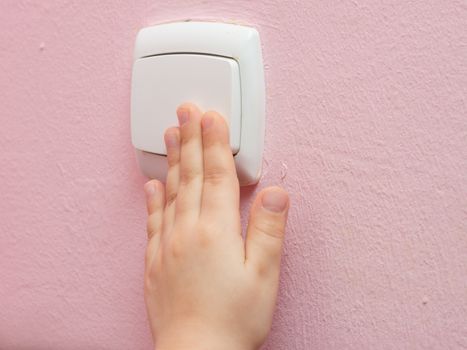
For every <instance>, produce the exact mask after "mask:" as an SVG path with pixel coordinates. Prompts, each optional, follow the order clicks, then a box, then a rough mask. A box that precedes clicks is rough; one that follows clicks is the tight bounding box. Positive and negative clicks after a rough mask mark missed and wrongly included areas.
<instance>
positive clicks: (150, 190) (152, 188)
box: [144, 182, 156, 198]
mask: <svg viewBox="0 0 467 350" xmlns="http://www.w3.org/2000/svg"><path fill="white" fill-rule="evenodd" d="M144 192H145V193H146V198H151V197H152V196H153V195H154V193H156V185H154V184H153V183H152V182H147V183H146V184H145V185H144Z"/></svg>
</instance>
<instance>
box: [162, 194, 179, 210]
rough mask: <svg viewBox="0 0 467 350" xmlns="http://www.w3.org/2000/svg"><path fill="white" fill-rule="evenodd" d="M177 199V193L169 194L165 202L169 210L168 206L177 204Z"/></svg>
mask: <svg viewBox="0 0 467 350" xmlns="http://www.w3.org/2000/svg"><path fill="white" fill-rule="evenodd" d="M176 199H177V192H168V193H167V198H166V201H165V207H166V208H167V207H168V206H170V205H171V204H172V203H174V202H175V200H176Z"/></svg>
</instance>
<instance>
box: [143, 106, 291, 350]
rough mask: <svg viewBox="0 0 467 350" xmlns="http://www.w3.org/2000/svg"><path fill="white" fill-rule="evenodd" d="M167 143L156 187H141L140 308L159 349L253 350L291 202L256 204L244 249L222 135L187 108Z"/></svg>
mask: <svg viewBox="0 0 467 350" xmlns="http://www.w3.org/2000/svg"><path fill="white" fill-rule="evenodd" d="M177 115H178V119H179V123H180V126H179V127H174V128H170V129H168V130H167V131H166V134H165V143H166V147H167V160H168V164H169V170H168V175H167V181H166V185H165V188H164V185H163V184H162V183H161V182H159V181H157V180H151V181H149V182H148V183H147V184H146V185H145V192H146V195H147V207H148V222H147V231H148V238H149V242H148V246H147V252H146V270H145V301H146V307H147V312H148V317H149V322H150V326H151V331H152V334H153V337H154V338H155V340H156V349H158V350H178V349H203V350H204V349H206V350H210V349H216V350H219V349H223V350H227V349H235V350H242V349H244V350H250V349H257V348H258V347H259V346H260V345H261V344H262V343H263V342H264V340H265V338H266V336H267V334H268V332H269V328H270V326H271V321H272V315H273V311H274V305H275V301H276V295H277V288H278V282H279V268H280V257H281V250H282V242H283V238H284V228H285V223H286V219H287V211H288V207H289V199H288V195H287V193H286V192H285V191H284V190H282V189H280V188H278V187H270V188H266V189H264V190H262V191H261V192H260V193H259V194H258V196H257V197H256V199H255V201H254V203H253V205H252V208H251V211H250V220H249V224H248V230H247V235H246V242H244V241H243V238H242V235H241V224H240V212H239V184H238V180H237V175H236V171H235V164H234V160H233V156H232V152H231V150H230V145H229V133H228V127H227V124H226V122H225V121H224V119H223V118H222V117H221V116H219V115H218V114H217V113H215V112H207V113H205V114H204V115H202V113H201V112H200V111H199V110H198V108H197V107H196V106H194V105H191V104H184V105H182V106H180V107H179V109H178V110H177Z"/></svg>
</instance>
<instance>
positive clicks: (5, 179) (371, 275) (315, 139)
mask: <svg viewBox="0 0 467 350" xmlns="http://www.w3.org/2000/svg"><path fill="white" fill-rule="evenodd" d="M186 18H196V19H203V18H207V19H224V20H229V21H236V22H241V23H247V24H251V25H254V26H257V27H258V29H259V31H260V34H261V36H262V41H263V53H264V60H265V67H266V68H265V69H266V83H267V96H268V98H267V134H266V148H265V150H266V151H265V152H266V153H265V158H264V176H263V179H262V181H261V183H260V184H259V186H257V187H256V188H249V189H244V190H243V191H242V194H243V199H242V211H243V213H246V211H247V209H248V206H249V203H250V201H251V199H252V196H253V194H254V193H255V192H256V191H257V190H259V189H260V188H262V187H264V186H266V185H269V184H281V185H282V186H284V187H285V188H287V189H288V190H289V191H290V193H291V197H292V209H291V212H290V222H289V225H288V232H287V242H286V246H285V256H284V259H283V271H282V280H281V286H280V293H279V298H278V308H277V312H276V315H275V320H274V324H273V329H272V332H271V334H270V337H269V339H268V342H267V344H266V346H265V348H266V349H268V350H273V349H331V350H332V349H336V350H337V349H464V348H467V4H466V2H465V1H461V0H458V1H455V0H452V1H421V0H420V1H410V2H408V1H370V0H368V1H363V0H353V1H350V0H349V1H344V0H342V1H308V0H296V1H267V0H263V1H255V2H251V1H249V0H222V1H202V0H198V1H195V0H177V1H143V0H138V1H124V0H121V1H92V0H86V1H63V0H49V1H39V0H35V1H26V0H3V1H2V2H1V4H0V118H1V119H0V120H1V125H0V151H1V152H0V164H1V166H0V196H1V201H0V231H1V232H0V349H8V350H11V349H13V350H15V349H20V350H25V349H26V350H29V349H36V350H37V349H39V350H43V349H62V350H67V349H113V350H118V349H122V350H124V349H150V348H151V340H150V334H149V329H148V327H147V324H146V315H145V310H144V305H143V294H142V276H143V252H144V247H145V241H146V237H145V208H144V199H143V193H142V185H143V183H144V178H143V177H142V176H141V175H140V174H139V172H138V169H137V167H136V162H135V159H134V154H133V150H132V147H131V144H130V133H129V93H130V73H131V59H132V50H133V44H134V39H135V35H136V32H137V30H138V29H139V28H140V27H143V26H146V25H150V24H155V23H158V22H163V21H169V20H176V19H186Z"/></svg>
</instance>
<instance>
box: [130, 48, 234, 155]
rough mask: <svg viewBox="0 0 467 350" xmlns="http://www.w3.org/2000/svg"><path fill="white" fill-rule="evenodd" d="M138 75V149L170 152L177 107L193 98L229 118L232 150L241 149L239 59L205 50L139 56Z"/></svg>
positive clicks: (134, 137) (134, 131) (135, 125)
mask: <svg viewBox="0 0 467 350" xmlns="http://www.w3.org/2000/svg"><path fill="white" fill-rule="evenodd" d="M133 79H134V85H133V91H132V94H133V98H132V99H133V104H132V111H131V113H132V116H133V118H132V120H131V126H132V127H131V137H132V140H133V145H134V146H135V147H136V148H137V149H140V150H143V151H146V152H150V153H156V154H160V155H167V153H166V149H165V144H164V131H165V130H166V129H167V128H169V127H171V126H174V125H177V123H178V121H177V118H176V114H175V111H176V109H177V107H178V106H180V105H181V104H182V103H183V102H187V101H192V102H194V103H196V105H197V106H198V107H199V108H200V109H201V110H204V111H207V110H215V111H217V112H218V113H220V114H221V115H222V116H224V117H225V118H226V120H227V122H228V124H229V130H230V144H231V148H232V153H234V154H235V153H237V152H238V150H239V148H240V127H241V98H240V73H239V69H238V64H237V62H236V61H235V60H233V59H231V58H225V57H219V56H212V55H199V54H169V55H159V56H151V57H145V58H140V59H138V60H136V61H135V63H134V66H133Z"/></svg>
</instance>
